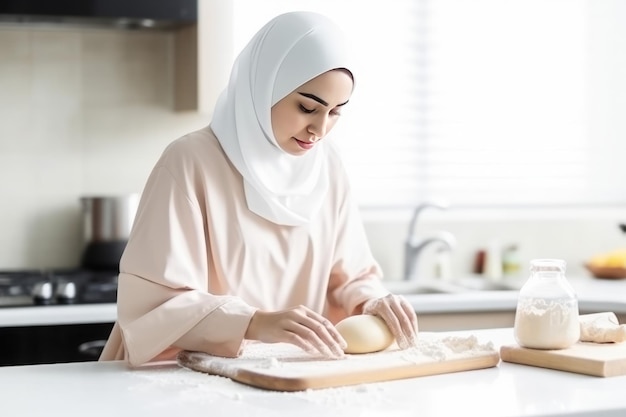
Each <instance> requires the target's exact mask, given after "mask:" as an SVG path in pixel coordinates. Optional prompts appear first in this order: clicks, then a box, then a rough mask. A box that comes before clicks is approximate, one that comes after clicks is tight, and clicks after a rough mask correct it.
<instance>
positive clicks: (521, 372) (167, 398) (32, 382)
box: [0, 328, 626, 417]
mask: <svg viewBox="0 0 626 417" xmlns="http://www.w3.org/2000/svg"><path fill="white" fill-rule="evenodd" d="M450 334H454V335H468V334H474V335H476V336H477V337H478V338H479V340H481V341H491V342H493V343H494V345H495V346H496V347H499V346H500V345H502V344H508V343H512V342H513V331H512V329H510V328H506V329H490V330H475V331H471V332H467V331H466V332H453V333H450ZM625 386H626V376H619V377H610V378H599V377H592V376H586V375H580V374H574V373H568V372H562V371H555V370H549V369H543V368H535V367H530V366H524V365H517V364H512V363H507V362H500V363H499V364H498V366H497V367H495V368H489V369H483V370H477V371H467V372H459V373H453V374H445V375H436V376H426V377H419V378H412V379H406V380H398V381H390V382H381V383H373V384H363V385H356V386H351V387H340V388H331V389H323V390H312V391H303V392H292V393H286V392H274V391H265V390H261V389H257V388H252V387H248V386H246V385H242V384H239V383H236V382H233V381H231V380H229V379H227V378H223V377H218V376H211V375H206V374H203V373H199V372H194V371H190V370H187V369H183V368H180V367H178V366H177V365H175V364H159V365H154V366H150V367H146V368H142V369H129V368H127V367H126V365H125V364H124V363H123V362H83V363H69V364H55V365H31V366H15V367H4V368H0V392H2V393H3V396H2V402H0V413H1V414H2V415H3V416H7V417H9V416H18V415H19V416H22V415H23V416H46V417H48V416H57V415H59V416H61V415H62V416H68V417H71V416H83V415H90V416H107V417H109V416H111V415H121V416H144V415H145V416H147V415H149V416H151V417H158V416H167V417H171V416H172V415H182V416H186V417H193V416H203V417H204V416H207V415H215V416H240V415H255V416H260V417H264V416H268V417H269V416H272V417H274V416H288V417H293V416H296V415H297V416H298V417H308V416H311V417H319V416H325V415H329V416H330V415H332V416H357V415H359V416H365V415H367V416H385V417H388V416H418V415H419V416H423V417H428V416H450V415H463V416H466V417H471V416H481V417H489V416H498V417H504V416H508V417H539V416H546V417H547V416H551V417H555V416H578V417H580V416H594V417H598V416H624V415H626V396H624V395H623V393H622V391H623V390H624V387H625Z"/></svg>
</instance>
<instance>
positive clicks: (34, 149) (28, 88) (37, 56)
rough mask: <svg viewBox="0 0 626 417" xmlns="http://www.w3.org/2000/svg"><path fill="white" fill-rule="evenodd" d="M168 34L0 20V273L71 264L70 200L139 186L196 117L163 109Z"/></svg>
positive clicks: (73, 224)
mask: <svg viewBox="0 0 626 417" xmlns="http://www.w3.org/2000/svg"><path fill="white" fill-rule="evenodd" d="M172 45H173V40H172V35H171V34H170V33H168V32H133V31H118V30H103V29H75V28H72V29H59V28H50V29H48V28H39V27H36V28H35V27H32V28H29V27H25V26H13V27H2V28H0V57H2V58H1V59H0V114H1V115H2V116H1V118H2V120H1V123H0V178H2V180H0V196H2V197H1V200H2V204H0V229H1V230H2V233H0V269H12V268H53V267H72V266H76V265H77V264H78V262H79V259H80V253H81V252H82V246H83V242H82V230H81V218H80V216H81V213H80V197H81V196H82V195H114V194H125V193H130V192H141V190H142V188H143V185H144V183H145V181H146V179H147V176H148V174H149V172H150V170H151V169H152V166H153V165H154V163H155V162H156V159H157V158H158V157H159V155H160V154H161V152H162V151H163V149H164V148H165V146H166V145H167V144H168V143H169V142H171V141H172V140H174V139H176V138H177V137H179V136H181V135H183V134H185V133H187V132H189V131H192V130H195V129H198V128H200V127H203V126H204V125H206V124H207V123H208V120H209V119H208V116H207V115H201V114H197V113H175V112H174V111H173V110H172V105H171V103H172V97H173V91H172V85H173V84H172V81H171V80H172V61H171V60H172V55H173V54H172Z"/></svg>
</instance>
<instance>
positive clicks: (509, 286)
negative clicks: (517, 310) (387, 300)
mask: <svg viewBox="0 0 626 417" xmlns="http://www.w3.org/2000/svg"><path fill="white" fill-rule="evenodd" d="M384 283H385V286H386V287H387V289H388V290H389V291H391V292H392V293H394V294H406V295H408V294H455V293H467V292H476V291H518V290H519V289H520V288H521V286H522V284H523V282H521V281H520V280H518V279H503V280H501V281H496V282H494V281H490V280H489V279H486V278H484V277H481V276H467V277H461V278H457V279H455V280H452V281H442V280H437V279H419V280H418V281H404V280H387V281H384Z"/></svg>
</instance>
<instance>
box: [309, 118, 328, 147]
mask: <svg viewBox="0 0 626 417" xmlns="http://www.w3.org/2000/svg"><path fill="white" fill-rule="evenodd" d="M327 129H328V118H327V117H326V116H325V115H323V116H320V117H318V118H316V119H315V120H314V121H313V122H311V123H310V124H309V126H308V127H307V131H308V132H309V133H311V134H312V135H314V136H315V138H313V140H311V142H317V141H318V140H320V139H321V138H323V137H324V136H325V135H326V130H327Z"/></svg>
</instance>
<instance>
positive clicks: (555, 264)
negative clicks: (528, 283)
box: [530, 259, 566, 272]
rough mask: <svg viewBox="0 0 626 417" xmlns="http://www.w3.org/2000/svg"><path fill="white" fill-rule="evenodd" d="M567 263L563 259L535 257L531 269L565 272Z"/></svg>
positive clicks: (531, 262)
mask: <svg viewBox="0 0 626 417" xmlns="http://www.w3.org/2000/svg"><path fill="white" fill-rule="evenodd" d="M565 265H566V263H565V261H564V260H563V259H533V260H532V261H530V270H531V271H552V272H565Z"/></svg>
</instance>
